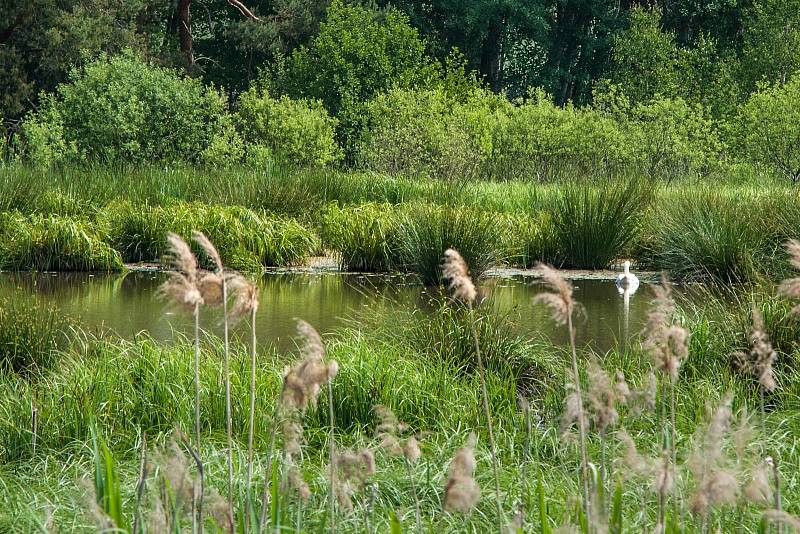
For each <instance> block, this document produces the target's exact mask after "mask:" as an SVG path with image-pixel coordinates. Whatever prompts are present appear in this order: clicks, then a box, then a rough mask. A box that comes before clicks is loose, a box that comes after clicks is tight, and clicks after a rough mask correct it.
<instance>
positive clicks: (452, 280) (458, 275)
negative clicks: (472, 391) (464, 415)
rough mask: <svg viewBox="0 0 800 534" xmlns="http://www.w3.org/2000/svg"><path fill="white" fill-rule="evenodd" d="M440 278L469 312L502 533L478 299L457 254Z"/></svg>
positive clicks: (447, 256)
mask: <svg viewBox="0 0 800 534" xmlns="http://www.w3.org/2000/svg"><path fill="white" fill-rule="evenodd" d="M442 277H443V278H444V279H445V280H446V281H447V283H448V287H449V289H450V290H451V291H452V292H453V298H455V299H457V300H459V301H461V302H464V303H465V304H466V305H467V311H468V312H469V325H470V332H471V333H472V341H473V343H474V345H475V357H476V359H477V361H478V377H479V379H480V383H481V398H482V401H483V413H484V415H485V417H486V430H487V432H488V434H489V449H490V452H491V456H492V471H493V474H494V488H495V499H496V503H497V522H498V526H499V531H500V532H501V533H502V532H503V530H504V528H505V514H504V513H503V503H502V497H501V494H500V469H499V465H498V464H499V462H498V460H497V445H496V443H495V439H494V428H493V426H492V412H491V409H490V408H489V392H488V389H487V387H486V372H485V369H484V366H483V358H482V357H481V345H480V341H479V339H478V330H477V328H476V327H475V310H474V307H473V303H474V302H475V299H476V297H477V291H476V290H475V285H474V284H473V283H472V279H471V278H470V276H469V268H468V267H467V264H466V262H465V261H464V258H462V257H461V254H459V253H458V251H456V250H453V249H447V250H446V251H445V253H444V263H443V264H442Z"/></svg>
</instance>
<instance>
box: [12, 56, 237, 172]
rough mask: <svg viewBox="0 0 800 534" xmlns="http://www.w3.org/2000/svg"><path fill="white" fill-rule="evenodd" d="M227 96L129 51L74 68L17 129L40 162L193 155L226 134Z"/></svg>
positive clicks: (127, 160)
mask: <svg viewBox="0 0 800 534" xmlns="http://www.w3.org/2000/svg"><path fill="white" fill-rule="evenodd" d="M225 109H226V103H225V98H224V97H223V96H222V95H220V94H218V93H217V92H216V91H215V90H213V89H211V88H207V87H204V86H203V85H202V84H201V83H200V82H199V81H197V80H194V79H190V78H184V77H181V76H179V75H178V74H176V73H175V72H173V71H170V70H167V69H164V68H161V67H155V66H151V65H148V64H147V63H145V62H143V61H141V60H139V59H137V58H135V57H133V56H132V55H130V54H126V55H121V56H116V57H113V58H110V59H105V58H102V59H98V60H95V61H93V62H91V63H89V64H88V65H86V66H85V67H84V68H83V69H74V70H73V71H72V72H71V74H70V81H69V82H67V83H62V84H61V85H59V86H58V88H57V89H56V93H55V95H52V96H50V97H47V98H45V99H44V101H43V103H42V106H41V109H40V111H38V112H36V113H34V114H32V115H30V116H29V117H28V118H27V120H26V121H25V125H24V126H23V128H22V137H23V147H24V148H23V150H24V153H25V154H26V156H27V158H28V159H29V160H31V161H33V162H35V163H38V164H50V163H53V162H57V161H62V160H69V159H75V158H77V159H80V160H86V161H102V162H125V163H132V162H142V163H143V162H152V161H199V160H200V159H201V157H202V154H203V152H204V151H205V150H207V149H208V147H209V146H211V145H212V143H219V138H218V136H220V135H223V136H224V134H225V127H224V126H225V120H226V118H225Z"/></svg>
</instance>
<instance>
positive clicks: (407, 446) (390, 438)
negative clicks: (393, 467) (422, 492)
mask: <svg viewBox="0 0 800 534" xmlns="http://www.w3.org/2000/svg"><path fill="white" fill-rule="evenodd" d="M375 415H377V416H378V419H379V420H380V424H379V425H378V427H377V428H376V429H375V433H376V435H377V437H378V438H379V439H380V440H381V441H380V445H379V447H380V448H381V449H383V450H384V451H386V452H387V453H388V454H389V455H391V456H400V455H402V456H403V464H404V465H405V468H406V475H407V476H408V480H409V482H410V483H411V492H412V496H413V497H414V513H415V518H416V523H417V531H418V532H421V528H422V513H421V511H420V503H419V495H418V494H417V485H416V483H415V482H414V476H413V473H412V472H411V464H413V463H415V462H416V461H417V460H418V459H419V458H420V456H422V451H421V450H420V448H419V442H418V441H417V438H416V437H415V436H409V437H408V438H405V439H403V434H404V433H405V432H406V431H408V425H407V424H405V423H403V422H401V421H400V420H398V419H397V416H395V414H394V412H392V410H391V409H389V408H388V407H386V406H383V405H381V404H379V405H377V406H375Z"/></svg>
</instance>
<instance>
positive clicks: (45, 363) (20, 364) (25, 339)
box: [0, 299, 75, 376]
mask: <svg viewBox="0 0 800 534" xmlns="http://www.w3.org/2000/svg"><path fill="white" fill-rule="evenodd" d="M74 326H75V324H74V322H73V321H72V320H71V319H69V318H68V317H65V316H64V315H63V314H62V313H61V312H60V311H59V310H58V309H57V308H55V307H52V306H48V305H44V304H41V303H39V302H36V301H34V300H30V299H14V300H7V299H4V300H2V301H0V367H1V368H2V369H3V370H4V371H6V372H12V373H18V374H21V375H24V376H29V375H38V374H41V373H43V372H45V371H47V370H49V369H51V368H52V367H53V366H54V365H55V364H56V363H58V359H59V351H61V350H64V349H66V348H67V347H68V346H69V344H70V340H71V338H72V333H73V331H72V329H73V327H74Z"/></svg>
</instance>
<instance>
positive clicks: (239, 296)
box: [228, 275, 258, 532]
mask: <svg viewBox="0 0 800 534" xmlns="http://www.w3.org/2000/svg"><path fill="white" fill-rule="evenodd" d="M228 285H229V287H230V290H231V292H232V293H233V295H234V299H233V307H232V308H231V312H230V315H231V319H232V320H233V321H237V320H239V319H241V318H243V317H249V318H250V334H251V337H250V412H249V414H250V417H249V419H248V425H247V478H246V482H245V496H246V498H245V502H246V506H247V508H248V509H249V508H250V504H251V498H252V494H251V484H252V478H253V436H254V431H255V416H256V312H257V311H258V287H257V286H256V285H255V284H254V283H253V282H251V281H250V280H248V279H246V278H244V277H242V276H239V275H234V276H231V277H229V282H228ZM244 523H245V526H244V530H245V532H249V524H250V514H249V513H246V514H245V519H244Z"/></svg>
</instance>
